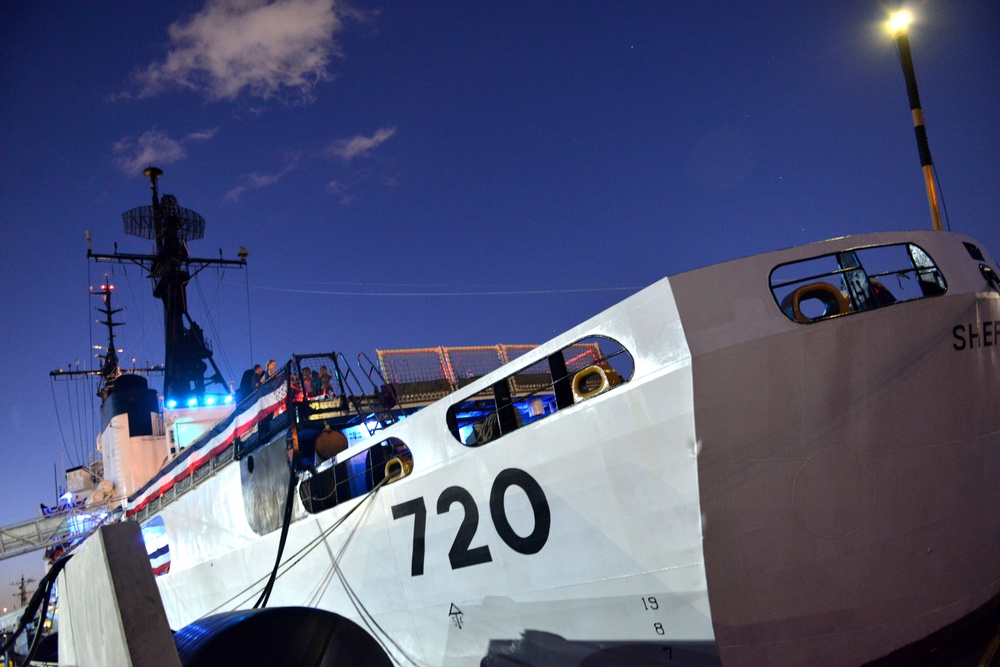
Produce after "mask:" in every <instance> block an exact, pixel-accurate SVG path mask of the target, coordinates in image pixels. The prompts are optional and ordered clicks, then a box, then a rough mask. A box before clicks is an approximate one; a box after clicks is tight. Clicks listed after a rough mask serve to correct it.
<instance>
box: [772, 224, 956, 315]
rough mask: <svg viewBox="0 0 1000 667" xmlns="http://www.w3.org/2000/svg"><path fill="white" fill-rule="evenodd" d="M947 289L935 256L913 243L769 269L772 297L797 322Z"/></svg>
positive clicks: (836, 255) (865, 308)
mask: <svg viewBox="0 0 1000 667" xmlns="http://www.w3.org/2000/svg"><path fill="white" fill-rule="evenodd" d="M947 289H948V286H947V283H945V279H944V276H943V275H942V274H941V271H940V270H939V269H938V268H937V265H935V264H934V260H932V259H931V257H930V255H928V254H927V253H926V252H925V251H924V250H923V248H921V247H919V246H916V245H913V244H912V243H898V244H895V245H885V246H873V247H869V248H857V249H854V250H845V251H843V252H838V253H833V254H830V255H822V256H820V257H812V258H810V259H804V260H800V261H798V262H791V263H789V264H782V265H780V266H777V267H775V268H774V270H772V271H771V294H773V295H774V300H775V301H776V302H777V304H778V307H779V308H781V312H783V313H784V314H785V316H786V317H788V319H790V320H792V321H794V322H798V323H800V324H809V323H811V322H816V321H819V320H825V319H830V318H832V317H838V316H840V315H847V314H850V313H856V312H860V311H863V310H873V309H876V308H882V307H884V306H890V305H892V304H895V303H901V302H903V301H913V300H915V299H923V298H926V297H932V296H939V295H941V294H944V293H945V291H946V290H947Z"/></svg>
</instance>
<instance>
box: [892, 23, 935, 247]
mask: <svg viewBox="0 0 1000 667" xmlns="http://www.w3.org/2000/svg"><path fill="white" fill-rule="evenodd" d="M910 20H911V16H910V13H909V12H907V11H905V10H903V11H899V12H896V13H895V14H893V16H892V18H890V19H889V31H890V34H891V35H892V40H893V41H894V42H895V43H896V48H897V50H898V52H899V64H900V65H902V67H903V78H904V79H906V94H907V96H908V97H909V98H910V111H912V112H913V130H914V132H916V135H917V150H918V151H919V153H920V167H921V168H922V169H923V172H924V185H925V186H926V188H927V203H928V204H929V205H930V209H931V225H932V226H933V227H934V230H935V231H941V211H940V209H939V207H938V196H937V189H936V188H935V187H934V163H933V162H931V149H930V146H929V145H928V143H927V128H926V127H925V126H924V113H923V111H922V110H921V109H920V93H918V92H917V76H916V74H914V72H913V58H912V57H911V56H910V40H909V37H908V36H907V34H906V29H907V27H908V26H909V24H910Z"/></svg>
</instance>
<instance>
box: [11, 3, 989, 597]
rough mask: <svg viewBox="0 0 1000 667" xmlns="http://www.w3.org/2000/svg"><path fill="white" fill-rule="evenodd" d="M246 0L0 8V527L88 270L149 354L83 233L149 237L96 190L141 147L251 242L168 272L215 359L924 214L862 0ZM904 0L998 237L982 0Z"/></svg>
mask: <svg viewBox="0 0 1000 667" xmlns="http://www.w3.org/2000/svg"><path fill="white" fill-rule="evenodd" d="M229 4H234V5H236V4H238V5H242V6H243V7H244V9H243V10H242V11H235V10H231V9H230V8H228V7H227V6H228V5H229ZM255 4H256V3H252V2H251V3H245V2H244V3H230V2H209V3H207V4H206V3H204V2H202V1H201V0H197V1H196V0H188V1H186V2H180V3H86V2H76V3H59V4H52V3H36V2H8V3H4V5H3V7H2V8H0V36H2V39H0V81H2V82H3V83H2V86H0V118H2V121H3V122H2V123H0V132H2V137H0V146H2V147H3V158H4V159H3V161H2V165H3V166H2V169H3V172H4V178H2V179H0V221H2V229H3V230H4V232H5V235H6V238H5V239H4V243H3V244H2V245H0V260H2V261H0V267H2V268H0V270H2V276H3V287H4V289H3V293H4V297H3V304H4V308H3V321H2V328H0V336H2V338H0V342H2V345H3V350H4V353H5V357H6V363H7V368H8V372H7V378H8V379H7V381H6V382H5V383H4V386H3V388H2V389H0V392H2V395H0V457H2V458H0V460H2V462H3V464H2V466H0V493H2V496H0V498H2V501H3V502H2V503H0V525H2V524H7V523H10V522H13V521H16V520H18V519H21V518H28V517H30V516H32V515H33V514H34V513H35V512H37V509H38V503H39V502H43V501H44V502H51V501H52V499H53V496H54V491H53V485H54V483H53V466H55V467H56V468H60V469H61V468H62V467H63V466H69V465H75V464H78V463H79V462H80V461H79V458H80V456H81V454H82V453H84V452H86V451H87V450H89V449H90V448H91V447H92V436H93V434H92V433H91V432H90V428H91V423H92V421H93V415H94V411H95V410H96V405H97V404H96V399H93V400H92V397H91V396H90V395H89V394H88V393H87V392H89V391H90V389H88V388H87V387H86V386H82V387H79V388H77V387H76V386H74V385H72V384H69V383H62V382H60V383H55V384H53V383H51V382H50V379H49V376H48V372H49V371H50V370H53V369H55V368H59V367H63V368H65V367H67V365H68V364H69V363H71V362H74V361H75V360H77V359H79V360H81V365H82V366H86V365H87V364H89V363H92V361H91V359H90V355H91V354H92V350H91V349H90V348H91V346H92V345H93V344H100V343H103V342H104V334H103V333H102V332H101V330H100V329H99V328H97V327H95V326H93V325H92V324H90V323H92V322H93V321H94V320H95V319H96V318H97V314H96V313H95V312H94V311H93V306H94V305H96V299H93V298H92V297H89V296H88V295H87V290H88V285H91V284H95V285H96V284H98V283H99V282H100V281H101V279H102V276H103V273H104V272H105V271H113V272H114V275H113V277H112V280H113V281H114V282H115V283H116V285H117V286H118V292H119V296H120V300H121V301H120V302H121V305H123V306H126V307H127V310H126V311H125V312H124V313H122V314H121V315H120V316H119V319H122V320H124V321H125V322H126V326H125V327H122V328H120V329H119V332H118V333H119V334H120V340H119V343H120V346H121V347H123V348H124V350H125V352H124V353H123V354H122V357H123V358H124V359H130V358H132V357H135V358H137V359H138V361H139V362H140V363H141V362H144V361H150V362H153V363H158V362H160V361H162V333H161V329H162V321H161V319H162V318H161V315H160V310H159V304H158V302H155V301H153V300H152V298H151V296H150V287H149V283H148V281H147V280H145V279H144V277H143V276H142V275H141V273H140V271H139V270H138V269H137V268H136V267H128V268H124V269H123V268H122V267H120V266H119V267H112V266H109V265H100V266H98V265H88V263H87V260H86V245H85V240H84V233H85V230H91V231H92V232H93V236H94V250H95V251H96V252H111V251H112V250H113V249H114V244H115V243H116V242H117V243H118V247H119V249H120V250H121V251H123V252H146V251H148V249H149V242H147V241H144V240H142V239H138V238H135V237H127V236H125V235H124V233H123V230H122V224H121V217H120V214H121V213H122V212H123V211H125V210H128V209H131V208H133V207H135V206H140V205H144V204H147V203H148V200H149V190H148V186H147V184H146V183H145V182H144V181H143V179H142V177H141V175H140V172H141V170H142V168H143V167H144V166H146V165H147V164H149V163H153V164H156V165H157V166H159V167H161V168H162V169H163V170H164V172H165V175H164V177H163V179H162V181H161V192H165V193H172V194H175V195H176V196H177V198H178V200H179V202H180V204H181V205H182V206H185V207H188V208H191V209H194V210H195V211H197V212H199V213H201V214H202V215H204V216H205V218H206V219H207V221H208V222H207V228H206V235H205V238H204V239H203V240H199V241H195V242H193V243H192V244H191V251H192V254H194V255H198V256H218V252H219V249H220V248H221V249H222V253H223V255H224V256H226V257H228V258H233V257H235V255H236V252H237V250H238V248H239V247H240V246H241V245H243V246H245V247H246V248H247V249H248V250H249V252H250V257H249V261H250V266H249V269H248V271H246V272H239V271H229V272H227V273H225V274H224V275H221V276H220V275H218V274H217V273H216V272H214V271H205V272H204V273H203V274H202V275H201V276H199V278H198V280H197V282H196V284H192V286H191V288H190V290H189V298H190V302H191V312H192V315H193V316H194V318H195V319H196V320H197V321H198V322H199V323H200V324H201V325H202V326H203V327H204V328H205V331H206V334H207V335H208V336H209V337H210V338H211V339H212V342H213V345H214V348H215V349H216V354H217V359H218V361H219V363H220V366H222V370H223V372H224V373H225V374H226V375H227V376H228V377H230V378H232V379H234V380H235V379H238V377H239V374H240V373H241V372H242V370H243V369H244V368H245V367H247V366H248V365H249V364H250V363H251V361H264V360H266V359H268V358H271V357H273V358H278V359H284V358H287V357H288V356H289V355H290V354H291V353H293V352H312V351H328V350H331V349H336V350H342V351H344V352H346V353H347V354H348V356H350V357H353V356H354V355H355V354H356V353H357V352H359V351H367V352H369V354H370V353H371V352H372V351H373V350H374V349H375V348H394V347H421V346H434V345H473V344H492V343H498V342H502V343H540V342H543V341H544V340H546V339H547V338H549V337H551V336H552V335H554V334H556V333H559V332H561V331H562V330H564V329H566V328H568V327H570V326H572V325H574V324H577V323H578V322H580V321H581V320H583V319H585V318H587V317H589V316H590V315H593V314H595V313H596V312H598V311H600V310H601V309H603V308H605V307H607V306H609V305H611V304H612V303H614V302H615V301H617V300H619V299H620V298H622V297H624V296H626V295H628V294H630V293H631V292H633V291H634V290H635V289H636V288H639V287H642V286H645V285H647V284H649V283H651V282H653V281H654V280H656V279H658V278H660V277H662V276H664V275H670V274H675V273H678V272H681V271H685V270H689V269H693V268H697V267H700V266H704V265H707V264H712V263H715V262H719V261H724V260H728V259H733V258H736V257H741V256H745V255H749V254H754V253H757V252H764V251H768V250H774V249H777V248H782V247H787V246H791V245H798V244H801V243H806V242H811V241H818V240H822V239H826V238H831V237H835V236H841V235H845V234H850V233H857V232H869V231H880V230H899V229H923V228H927V227H929V225H930V221H929V215H928V212H927V204H926V198H925V194H924V188H923V181H922V178H921V174H920V169H919V161H918V157H917V149H916V144H915V141H914V138H913V129H912V121H911V116H910V112H909V108H908V105H907V99H906V94H905V88H904V83H903V77H902V74H901V72H900V67H899V63H898V60H897V57H896V54H895V51H894V49H893V45H892V42H891V40H890V39H889V38H888V36H887V35H886V33H885V31H884V28H883V26H882V22H883V21H884V19H885V18H886V16H887V12H888V9H889V7H888V6H887V5H885V4H883V3H880V2H837V3H828V2H810V3H802V2H755V3H706V2H690V3H684V2H631V3H625V2H608V3H589V2H588V3H584V2H544V3H536V2H506V3H487V2H475V3H471V2H431V3H413V2H396V3H385V4H379V3H375V2H367V1H359V2H355V3H353V5H352V6H351V7H350V8H347V7H345V6H343V5H337V6H336V7H334V8H332V9H331V7H330V2H329V1H328V0H324V1H320V0H292V1H290V2H284V3H279V4H278V5H274V6H268V7H253V6H254V5H255ZM247 7H253V8H252V9H250V10H247ZM911 8H912V9H913V11H914V13H915V14H916V17H917V23H916V24H915V25H914V26H913V27H912V29H911V33H910V34H911V44H912V48H913V54H914V60H915V64H916V72H917V78H918V81H919V83H920V92H921V97H922V101H923V107H924V111H925V118H926V121H927V127H928V134H929V138H930V146H931V150H932V152H933V155H934V159H935V164H936V166H937V168H938V172H939V174H940V177H941V181H942V183H941V185H942V193H943V197H944V202H945V204H946V206H947V212H948V215H949V219H950V224H951V227H952V229H953V230H955V231H960V232H963V233H966V234H969V235H970V236H973V237H974V238H976V239H978V240H979V241H980V242H981V243H982V244H983V245H984V246H985V247H986V248H987V249H988V250H990V251H991V252H992V253H994V254H996V253H1000V228H998V226H997V221H996V211H997V210H998V209H1000V187H998V185H1000V166H998V162H997V161H998V159H1000V122H998V121H1000V112H998V111H997V109H998V108H1000V5H998V4H997V3H996V2H992V1H988V0H983V1H979V2H976V1H968V2H962V3H944V2H937V3H932V2H925V3H922V4H919V5H911ZM251 346H252V347H251ZM53 398H55V400H53ZM60 474H61V473H60ZM40 570H41V565H40V562H39V559H38V558H36V557H30V558H29V559H28V560H26V561H19V562H17V563H16V564H15V565H14V566H13V567H10V566H7V567H2V568H0V573H4V574H3V576H4V577H6V578H2V579H0V584H6V583H7V581H8V579H9V580H13V578H14V576H16V575H18V574H20V572H21V571H24V572H25V573H27V574H31V575H34V576H37V574H38V573H39V572H40ZM3 590H4V587H3V586H0V591H3ZM4 599H5V600H7V598H4ZM5 604H6V602H5Z"/></svg>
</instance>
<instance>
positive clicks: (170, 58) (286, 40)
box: [124, 0, 360, 100]
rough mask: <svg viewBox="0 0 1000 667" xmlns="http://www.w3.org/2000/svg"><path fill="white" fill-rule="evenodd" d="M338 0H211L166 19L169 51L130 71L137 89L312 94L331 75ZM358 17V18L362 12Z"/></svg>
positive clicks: (148, 92)
mask: <svg viewBox="0 0 1000 667" xmlns="http://www.w3.org/2000/svg"><path fill="white" fill-rule="evenodd" d="M347 14H350V15H352V16H357V12H353V11H351V10H348V9H344V10H343V11H342V10H340V8H339V7H338V6H337V0H279V1H277V2H273V1H268V0H209V1H208V3H207V4H206V5H205V7H204V8H203V9H202V10H201V11H200V12H198V13H197V14H195V15H194V16H192V17H191V18H190V19H188V20H187V21H178V22H176V23H173V24H171V26H170V28H169V30H168V32H169V34H170V45H171V48H170V51H169V52H168V53H167V56H166V59H165V60H164V61H163V62H155V63H152V64H150V65H149V66H148V67H146V69H145V70H142V71H139V72H136V73H135V74H134V82H135V85H136V89H137V92H133V93H124V95H125V96H136V97H151V96H154V95H157V94H159V93H161V92H163V91H165V90H169V89H172V88H187V89H190V90H194V91H199V92H202V93H204V94H205V95H206V96H208V97H209V98H210V99H212V100H232V99H234V98H236V97H237V96H238V95H240V94H241V93H243V92H246V94H247V95H249V96H251V97H258V98H262V99H268V98H271V97H273V96H275V95H290V96H291V97H292V98H295V99H297V100H309V99H311V96H312V90H313V88H314V87H315V86H316V84H317V83H319V82H321V81H326V80H329V79H330V78H331V76H330V74H329V72H328V71H327V66H328V64H329V60H330V57H331V56H333V55H339V51H338V49H337V46H336V44H335V43H334V41H333V36H334V35H335V34H336V33H337V32H338V31H339V30H340V29H341V26H342V17H343V16H345V15H347ZM359 18H360V17H359Z"/></svg>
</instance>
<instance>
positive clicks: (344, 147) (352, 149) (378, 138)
mask: <svg viewBox="0 0 1000 667" xmlns="http://www.w3.org/2000/svg"><path fill="white" fill-rule="evenodd" d="M394 134H396V128H394V127H383V128H380V129H378V130H376V131H375V134H373V135H372V136H370V137H366V136H363V135H360V134H359V135H358V136H355V137H351V138H350V139H338V140H337V141H335V142H333V144H332V145H331V146H330V147H329V148H328V149H327V151H326V152H327V154H328V155H332V156H334V157H339V158H341V159H342V160H351V159H353V158H355V157H357V156H359V155H366V154H367V153H369V152H371V150H372V149H373V148H375V147H376V146H378V145H379V144H381V143H383V142H385V141H388V140H389V139H390V138H391V137H392V135H394Z"/></svg>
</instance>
